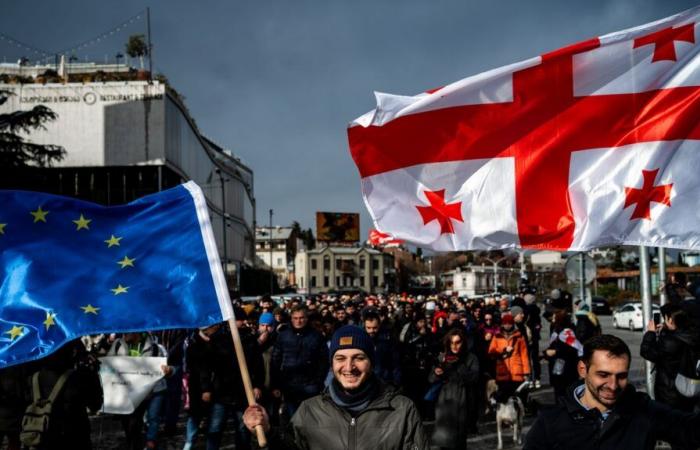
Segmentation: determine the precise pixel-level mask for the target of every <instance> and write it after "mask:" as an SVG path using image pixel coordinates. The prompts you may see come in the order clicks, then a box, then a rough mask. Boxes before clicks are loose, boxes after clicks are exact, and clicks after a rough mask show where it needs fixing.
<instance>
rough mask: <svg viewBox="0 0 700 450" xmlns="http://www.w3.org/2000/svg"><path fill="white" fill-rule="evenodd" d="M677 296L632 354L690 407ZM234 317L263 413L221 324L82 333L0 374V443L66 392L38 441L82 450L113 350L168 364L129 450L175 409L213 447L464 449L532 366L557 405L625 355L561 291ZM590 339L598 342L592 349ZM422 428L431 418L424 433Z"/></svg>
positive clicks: (168, 429)
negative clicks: (611, 358)
mask: <svg viewBox="0 0 700 450" xmlns="http://www.w3.org/2000/svg"><path fill="white" fill-rule="evenodd" d="M674 295H679V294H678V292H674ZM680 295H682V293H681V294H680ZM673 300H674V301H672V302H670V303H669V304H668V305H666V306H664V307H663V308H662V310H661V311H662V314H663V316H664V317H663V319H664V320H663V325H658V324H656V323H655V322H654V321H651V322H650V323H649V328H648V332H647V333H646V334H645V335H644V341H643V344H642V348H641V355H642V356H643V357H644V358H646V359H648V360H650V361H653V362H654V363H655V364H656V397H657V400H659V401H661V402H663V403H665V404H668V405H669V406H671V407H672V408H675V409H677V410H681V411H685V412H688V413H691V412H692V411H693V410H694V409H695V408H697V405H698V402H697V398H695V399H693V398H688V397H686V396H685V395H683V394H681V393H679V392H678V388H677V387H676V384H675V380H676V375H677V373H678V372H679V370H680V369H679V367H680V366H681V365H682V362H681V360H682V359H683V355H684V354H685V353H684V349H685V348H688V347H696V346H697V343H698V342H700V334H699V333H698V327H697V326H695V323H696V319H695V318H694V317H693V310H692V309H690V312H689V309H688V308H687V307H686V306H687V305H691V303H692V302H690V301H687V304H684V303H682V302H683V301H685V297H683V298H682V299H675V298H674V299H673ZM234 313H235V326H236V328H237V330H238V334H239V335H240V337H241V343H242V346H243V348H244V352H245V358H246V363H247V367H248V370H249V374H250V380H251V382H252V387H253V393H254V397H255V401H256V403H257V405H258V406H254V407H249V405H248V400H247V398H246V393H245V390H244V386H243V382H242V378H241V372H240V369H239V366H238V362H237V359H236V354H235V350H234V343H233V338H232V334H231V332H230V331H231V330H229V329H228V327H229V325H228V323H227V322H222V323H217V324H214V325H211V326H207V327H203V328H201V329H197V330H167V331H158V332H150V333H149V332H145V333H125V334H123V335H99V336H85V337H83V338H82V339H81V340H79V341H74V342H72V343H71V344H68V345H66V346H64V347H63V348H62V349H61V350H60V351H57V352H55V353H54V354H52V355H51V356H49V357H47V358H45V359H42V360H39V361H37V362H34V363H31V364H23V365H18V366H12V367H9V368H6V369H3V370H2V371H0V399H2V401H1V402H0V441H1V440H2V439H3V438H7V442H8V445H9V447H8V448H10V449H11V450H14V449H19V448H21V447H22V446H23V445H24V447H30V446H28V445H27V442H29V441H30V438H28V433H27V430H25V429H24V428H26V424H23V422H26V421H27V414H28V413H27V411H28V410H27V407H28V406H30V405H32V404H35V403H36V400H37V399H38V398H44V399H46V398H48V397H49V396H51V395H53V394H55V393H52V390H54V389H55V387H56V385H60V391H61V392H60V393H58V394H57V395H54V396H55V397H56V398H55V399H54V400H55V401H54V402H53V405H52V407H51V411H50V414H49V415H50V420H48V419H47V420H48V423H49V425H48V426H47V431H46V432H44V433H43V435H41V439H40V442H39V443H38V444H37V445H35V446H34V448H79V449H89V448H91V442H90V427H89V417H88V410H90V411H92V412H97V411H99V410H100V407H101V404H102V387H101V386H100V381H99V377H98V374H97V371H98V367H99V359H98V358H99V357H100V356H110V355H115V356H116V355H118V356H127V357H134V358H138V357H147V356H160V357H166V358H167V364H166V365H163V366H162V367H161V369H162V371H163V374H164V378H163V379H162V380H161V381H160V382H159V383H158V384H157V385H156V386H155V388H154V389H153V391H152V392H151V393H150V395H149V396H148V397H147V398H146V400H144V401H143V402H142V403H141V404H140V405H138V407H137V408H136V410H135V411H134V412H133V413H131V414H128V415H124V416H120V417H119V420H120V422H121V424H122V427H123V430H124V433H125V436H126V445H127V448H129V449H141V448H148V449H153V448H162V445H161V443H162V441H163V439H164V438H165V437H166V436H168V435H172V434H174V433H175V432H176V426H177V423H178V420H179V417H180V415H181V412H183V411H184V412H185V413H186V416H187V423H186V440H185V444H184V449H185V450H187V449H191V448H193V446H194V445H195V443H196V442H198V441H203V442H205V445H206V448H207V449H209V450H214V449H217V448H219V447H220V445H221V442H222V435H223V432H224V430H225V428H226V427H232V428H233V431H234V433H233V434H234V436H235V441H236V442H235V444H236V448H237V449H250V448H257V444H258V443H257V440H256V439H255V433H254V432H252V430H253V429H254V428H255V427H256V426H262V427H263V428H264V429H265V430H266V431H267V432H268V434H269V437H270V443H271V447H270V448H283V449H287V448H289V449H295V448H310V449H312V448H326V449H327V448H336V447H337V448H410V449H427V448H429V446H433V447H437V448H441V449H463V448H465V446H466V441H467V436H468V435H469V434H476V433H478V431H479V420H480V419H482V418H483V416H484V412H485V411H486V410H487V409H489V406H490V402H491V401H494V402H496V403H497V402H503V401H505V400H507V399H508V398H510V397H512V396H520V397H522V400H523V404H525V405H526V406H529V403H528V402H527V398H526V397H527V392H528V391H530V390H532V389H538V388H540V387H542V368H543V367H544V366H543V365H542V361H546V362H547V364H546V367H547V370H548V375H549V376H548V377H547V379H548V383H549V385H551V386H552V388H553V390H554V393H555V396H556V397H567V395H569V394H568V393H569V390H570V389H571V386H572V385H575V384H576V383H577V382H579V380H580V378H584V379H585V380H587V377H586V373H587V372H586V368H588V367H589V366H590V365H591V364H593V363H592V361H593V360H594V359H595V358H593V356H592V354H594V353H595V350H596V349H599V348H602V349H604V350H606V351H608V349H607V347H606V345H607V346H612V347H613V350H612V351H613V352H617V353H616V354H617V355H623V356H624V355H625V354H627V353H629V350H627V353H625V351H624V349H622V350H620V348H619V344H615V343H613V344H614V345H613V344H610V343H609V342H608V341H605V339H603V341H604V342H603V344H600V343H598V344H595V342H597V341H596V339H598V340H599V339H600V338H601V334H602V333H601V332H602V330H601V327H600V323H599V321H598V319H597V317H596V316H595V315H594V314H592V313H591V311H589V310H588V307H587V305H585V304H582V303H580V302H578V303H575V302H574V301H573V297H572V295H571V294H570V293H568V292H566V291H564V290H558V289H557V290H554V291H552V292H551V293H550V294H549V295H548V296H547V297H546V298H541V299H539V301H538V298H537V293H536V292H535V291H534V290H533V289H531V288H528V287H526V286H525V287H523V289H522V290H521V291H520V292H519V294H518V295H514V296H508V295H502V296H497V295H490V296H485V297H480V298H461V297H458V296H427V297H426V296H420V295H419V296H411V295H406V294H391V295H376V296H375V295H353V296H350V295H337V296H332V295H318V296H306V297H301V296H299V297H289V298H287V299H286V300H285V301H284V302H282V303H277V302H275V301H273V299H272V298H271V297H269V296H263V297H260V298H259V299H257V301H253V302H246V303H242V302H240V301H234ZM697 323H700V322H697ZM603 338H605V336H603ZM542 340H546V341H547V342H546V343H545V342H542V343H541V342H540V341H542ZM586 342H594V344H592V345H594V346H595V345H598V347H595V348H594V349H593V350H590V348H589V349H588V353H586V352H587V347H586V346H585V345H584V343H586ZM606 342H607V343H606ZM601 345H602V347H601ZM615 345H617V347H615ZM629 356H630V357H631V354H630V355H629ZM586 358H587V359H586ZM582 361H583V362H582ZM595 361H597V360H595ZM628 362H629V361H628ZM581 364H584V366H583V369H582V366H581ZM582 370H583V371H582ZM36 374H38V375H36ZM61 379H62V380H61ZM59 380H61V381H60V383H59ZM37 385H38V386H37ZM523 385H525V386H527V389H522V387H523ZM620 386H621V385H620V384H617V385H616V387H615V389H618V390H619V389H621V387H620ZM37 389H38V390H37ZM581 392H583V391H581ZM581 396H582V397H581V398H583V396H584V394H583V393H581ZM525 412H530V411H529V408H528V410H527V411H525ZM426 421H430V422H434V426H433V427H431V432H430V433H427V432H426V431H425V429H424V427H423V423H425V422H426ZM345 423H347V424H348V425H347V426H344V425H343V426H341V425H340V424H345ZM543 429H544V428H543V426H541V425H539V426H537V427H534V428H533V432H531V435H532V436H528V440H527V442H526V448H558V447H554V446H538V445H535V444H534V442H536V439H537V433H540V432H542V431H541V430H543ZM35 434H36V433H35ZM40 434H41V433H40ZM357 436H362V439H363V444H362V445H361V446H359V447H358V446H357V444H356V443H353V442H354V439H357ZM34 438H36V436H35V437H34ZM368 442H371V443H372V444H371V445H370V444H368ZM528 445H529V447H528ZM674 448H676V447H674ZM678 448H683V447H678Z"/></svg>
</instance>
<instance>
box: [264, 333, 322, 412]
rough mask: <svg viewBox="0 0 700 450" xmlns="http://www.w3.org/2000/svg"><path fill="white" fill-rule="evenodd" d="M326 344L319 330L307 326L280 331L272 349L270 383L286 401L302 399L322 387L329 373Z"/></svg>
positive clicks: (315, 392) (310, 395) (312, 394)
mask: <svg viewBox="0 0 700 450" xmlns="http://www.w3.org/2000/svg"><path fill="white" fill-rule="evenodd" d="M328 365H329V362H328V347H327V346H326V340H325V339H324V338H323V336H322V335H321V333H319V332H318V331H316V330H314V329H312V328H311V327H309V326H306V327H304V328H302V329H300V330H297V329H294V328H293V327H288V328H285V329H284V330H282V331H280V333H279V335H278V336H277V341H276V342H275V346H274V349H273V350H272V360H271V363H270V371H271V374H270V376H271V380H270V382H271V385H272V386H271V387H272V388H273V389H281V390H282V392H283V393H284V395H285V398H286V399H287V400H288V401H292V402H301V401H302V400H306V399H307V398H310V397H313V396H314V395H316V394H318V393H319V392H321V391H322V390H323V381H324V380H325V378H326V374H327V373H328Z"/></svg>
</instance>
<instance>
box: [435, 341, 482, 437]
mask: <svg viewBox="0 0 700 450" xmlns="http://www.w3.org/2000/svg"><path fill="white" fill-rule="evenodd" d="M465 341H466V337H465V333H464V332H463V331H462V330H461V329H459V328H453V329H451V330H450V331H448V332H447V334H446V335H445V337H444V338H443V347H444V350H443V352H442V353H441V354H440V356H439V357H438V364H437V365H436V366H435V367H434V368H433V371H432V373H431V374H430V377H429V381H430V382H431V383H435V384H437V386H439V389H440V392H439V394H438V398H437V403H436V405H435V431H434V432H433V435H432V439H431V443H432V445H434V446H438V447H440V448H441V449H464V448H466V442H467V433H470V432H472V433H474V432H476V429H475V428H476V420H475V419H476V417H477V414H478V413H477V410H476V406H477V401H476V395H475V394H476V392H475V391H476V386H477V382H478V380H479V361H478V359H477V358H476V356H474V354H472V353H469V352H467V351H466V347H467V343H466V342H465Z"/></svg>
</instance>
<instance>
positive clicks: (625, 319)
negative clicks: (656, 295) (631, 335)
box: [613, 303, 661, 331]
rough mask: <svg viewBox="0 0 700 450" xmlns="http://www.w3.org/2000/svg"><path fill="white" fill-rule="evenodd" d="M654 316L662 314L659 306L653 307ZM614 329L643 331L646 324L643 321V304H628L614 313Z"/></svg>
mask: <svg viewBox="0 0 700 450" xmlns="http://www.w3.org/2000/svg"><path fill="white" fill-rule="evenodd" d="M651 308H652V314H653V313H658V312H661V309H660V308H659V306H658V305H651ZM613 327H615V328H627V329H629V330H630V331H634V330H643V329H644V328H645V327H646V324H645V323H644V321H643V320H642V304H641V303H627V304H624V305H622V306H620V307H619V308H618V309H617V310H616V311H615V312H614V313H613Z"/></svg>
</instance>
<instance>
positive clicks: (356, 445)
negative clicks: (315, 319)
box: [243, 325, 429, 450]
mask: <svg viewBox="0 0 700 450" xmlns="http://www.w3.org/2000/svg"><path fill="white" fill-rule="evenodd" d="M329 353H330V356H331V362H332V369H333V380H332V382H331V383H330V385H329V386H328V387H327V388H326V389H325V390H324V392H323V393H322V394H321V395H317V396H314V397H312V398H310V399H308V400H306V401H304V402H303V403H302V404H301V406H300V407H299V409H298V410H297V412H296V414H294V417H292V420H291V422H290V423H289V425H288V426H287V427H286V428H274V429H272V430H271V429H270V423H269V419H268V417H267V413H266V412H265V409H264V408H262V407H261V406H259V405H254V406H251V407H249V408H248V409H247V410H246V412H245V415H244V416H243V420H244V421H245V423H246V426H247V427H248V429H249V430H251V431H252V430H253V429H254V427H256V426H258V425H262V426H263V428H264V429H265V430H266V432H267V433H268V436H267V437H268V443H269V448H270V449H271V450H302V449H303V450H336V449H338V450H340V449H383V450H409V449H410V450H428V449H429V447H428V440H427V437H426V435H425V433H424V432H423V426H422V424H421V420H420V417H419V415H418V412H417V410H416V407H415V406H414V405H413V402H411V400H409V399H408V398H407V397H404V396H402V395H399V394H398V393H397V391H396V390H395V389H394V388H393V387H391V386H389V385H386V384H384V383H382V382H381V381H380V380H379V379H378V378H377V377H376V376H375V375H374V373H373V370H372V363H373V361H374V356H375V355H374V344H373V343H372V339H371V338H370V337H369V335H368V334H367V333H366V332H365V331H364V330H363V329H361V328H359V327H356V326H352V325H346V326H343V327H342V328H340V329H338V330H337V331H336V332H335V333H334V335H333V338H332V339H331V343H330V352H329Z"/></svg>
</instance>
